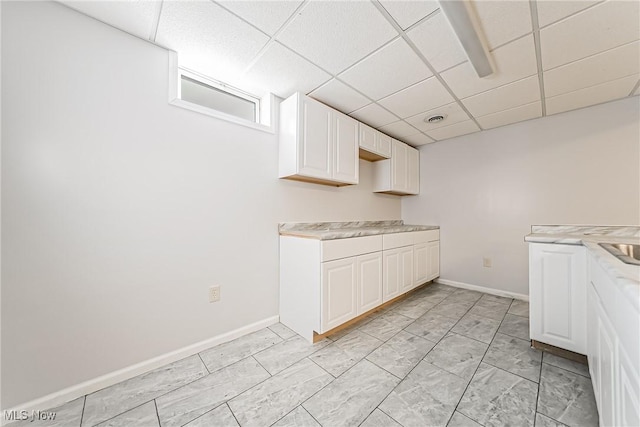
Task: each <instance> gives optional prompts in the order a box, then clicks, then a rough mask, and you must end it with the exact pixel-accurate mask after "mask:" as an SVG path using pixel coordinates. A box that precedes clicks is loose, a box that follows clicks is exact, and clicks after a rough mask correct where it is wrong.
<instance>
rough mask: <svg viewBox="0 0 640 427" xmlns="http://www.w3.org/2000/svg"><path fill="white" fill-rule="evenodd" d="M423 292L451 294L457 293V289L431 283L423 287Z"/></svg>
mask: <svg viewBox="0 0 640 427" xmlns="http://www.w3.org/2000/svg"><path fill="white" fill-rule="evenodd" d="M423 289H424V290H425V291H426V290H438V291H443V292H447V293H450V294H451V293H453V292H455V291H457V290H458V289H459V288H454V287H453V286H449V285H445V284H442V283H431V284H429V285H427V286H425V287H424V288H423Z"/></svg>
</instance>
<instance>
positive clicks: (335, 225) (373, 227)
mask: <svg viewBox="0 0 640 427" xmlns="http://www.w3.org/2000/svg"><path fill="white" fill-rule="evenodd" d="M438 229H440V227H438V226H435V225H408V224H404V222H403V221H402V220H391V221H351V222H306V223H283V224H280V226H279V231H280V235H281V236H294V237H303V238H307V239H318V240H335V239H348V238H351V237H362V236H375V235H378V234H390V233H406V232H410V231H425V230H438Z"/></svg>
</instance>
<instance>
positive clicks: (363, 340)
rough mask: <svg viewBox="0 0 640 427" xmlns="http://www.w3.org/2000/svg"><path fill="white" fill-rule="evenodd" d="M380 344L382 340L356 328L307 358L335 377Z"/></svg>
mask: <svg viewBox="0 0 640 427" xmlns="http://www.w3.org/2000/svg"><path fill="white" fill-rule="evenodd" d="M380 345H382V341H380V340H379V339H377V338H374V337H372V336H371V335H369V334H366V333H364V332H362V331H361V330H358V329H356V330H355V331H353V332H351V333H350V334H347V335H345V336H344V337H342V338H340V339H339V340H337V341H335V342H334V343H333V344H329V345H328V346H326V347H325V348H323V349H321V350H319V351H317V352H315V353H314V354H312V355H311V356H309V359H311V360H313V361H314V362H315V363H317V364H318V365H320V367H321V368H322V369H324V370H325V371H327V372H329V373H330V374H331V375H333V376H334V377H337V376H339V375H342V374H343V373H344V372H345V371H346V370H347V369H349V368H351V367H352V366H353V365H355V364H356V363H358V362H359V361H360V360H362V359H364V358H365V357H366V356H367V355H368V354H369V353H371V352H372V351H373V350H375V349H376V348H378V347H379V346H380Z"/></svg>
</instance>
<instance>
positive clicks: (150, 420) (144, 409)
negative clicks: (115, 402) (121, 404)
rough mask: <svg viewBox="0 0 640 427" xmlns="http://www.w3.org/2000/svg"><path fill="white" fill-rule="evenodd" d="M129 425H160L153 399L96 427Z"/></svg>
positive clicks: (147, 426)
mask: <svg viewBox="0 0 640 427" xmlns="http://www.w3.org/2000/svg"><path fill="white" fill-rule="evenodd" d="M131 426H141V427H160V422H159V421H158V414H156V404H155V403H154V402H153V400H152V401H151V402H147V403H145V404H144V405H140V406H138V407H137V408H134V409H131V410H129V411H127V412H125V413H124V414H120V415H117V416H115V417H114V418H111V419H110V420H108V421H105V422H103V423H100V424H98V427H131Z"/></svg>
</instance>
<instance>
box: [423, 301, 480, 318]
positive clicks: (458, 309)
mask: <svg viewBox="0 0 640 427" xmlns="http://www.w3.org/2000/svg"><path fill="white" fill-rule="evenodd" d="M471 307H473V303H472V302H453V303H447V301H446V300H445V301H442V302H441V303H440V304H438V305H436V306H435V307H433V308H432V309H431V310H429V313H431V314H439V315H440V316H445V317H450V318H452V319H456V320H460V319H461V318H462V316H464V315H465V314H467V311H469V309H470V308H471Z"/></svg>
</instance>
